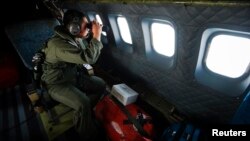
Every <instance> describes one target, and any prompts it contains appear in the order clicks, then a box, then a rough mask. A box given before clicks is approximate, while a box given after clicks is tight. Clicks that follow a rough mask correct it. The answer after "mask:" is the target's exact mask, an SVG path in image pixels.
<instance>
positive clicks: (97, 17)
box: [95, 14, 107, 36]
mask: <svg viewBox="0 0 250 141" xmlns="http://www.w3.org/2000/svg"><path fill="white" fill-rule="evenodd" d="M95 19H96V20H97V21H98V22H99V23H100V24H103V23H102V19H101V17H100V15H99V14H96V15H95ZM102 34H103V35H104V36H107V33H106V32H105V31H102Z"/></svg>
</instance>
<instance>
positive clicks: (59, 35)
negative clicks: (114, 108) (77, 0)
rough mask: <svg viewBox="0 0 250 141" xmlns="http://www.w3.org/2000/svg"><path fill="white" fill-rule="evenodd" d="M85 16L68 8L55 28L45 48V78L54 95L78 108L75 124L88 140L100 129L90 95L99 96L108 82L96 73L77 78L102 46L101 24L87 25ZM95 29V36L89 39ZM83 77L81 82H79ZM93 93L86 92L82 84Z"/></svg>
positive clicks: (95, 57) (98, 53)
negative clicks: (96, 122)
mask: <svg viewBox="0 0 250 141" xmlns="http://www.w3.org/2000/svg"><path fill="white" fill-rule="evenodd" d="M88 25H89V23H88V20H87V18H86V16H85V15H84V14H83V13H81V12H79V11H77V10H68V11H66V12H65V14H64V17H63V25H59V26H57V27H55V33H54V36H53V37H52V38H51V39H50V40H49V41H48V43H47V47H46V48H45V56H46V58H45V61H44V65H43V71H44V72H43V75H42V80H43V81H44V83H45V85H46V87H47V89H48V92H49V94H50V95H51V97H52V98H53V99H54V100H56V101H59V102H60V103H63V104H65V105H67V106H69V107H71V108H73V109H74V110H75V114H74V118H73V119H74V125H75V128H76V130H77V131H78V133H79V135H80V136H82V137H83V138H84V139H86V140H89V139H91V138H92V137H94V136H96V133H97V128H96V125H95V123H94V120H93V117H92V116H93V114H92V112H93V111H92V108H93V105H94V104H96V102H97V101H95V102H93V101H92V99H91V98H90V97H91V96H93V97H94V96H97V97H98V98H100V96H101V94H102V93H103V92H104V90H105V82H104V81H103V80H102V79H101V78H98V77H96V76H91V77H84V78H83V79H82V78H81V79H78V78H77V74H78V73H77V70H78V69H77V67H79V66H83V64H94V63H95V62H96V61H97V59H98V57H99V56H100V53H101V49H102V47H103V45H102V43H101V41H100V39H101V32H102V25H100V24H99V23H98V22H97V21H95V20H94V21H92V22H91V25H92V28H90V29H89V28H88ZM89 30H92V33H93V36H92V39H91V40H90V41H89V42H87V41H86V38H87V37H88V35H89ZM79 80H80V82H79ZM77 82H79V83H81V84H84V87H87V90H88V92H91V94H88V96H87V95H86V93H84V92H83V91H82V90H83V88H80V87H79V86H80V84H79V83H77ZM93 103H94V104H93Z"/></svg>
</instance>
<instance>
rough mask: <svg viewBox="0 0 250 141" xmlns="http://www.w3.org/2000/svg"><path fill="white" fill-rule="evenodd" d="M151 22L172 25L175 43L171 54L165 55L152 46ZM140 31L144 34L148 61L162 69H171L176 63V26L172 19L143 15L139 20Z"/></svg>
mask: <svg viewBox="0 0 250 141" xmlns="http://www.w3.org/2000/svg"><path fill="white" fill-rule="evenodd" d="M153 23H160V24H168V25H170V26H171V27H173V29H174V32H175V41H174V43H175V45H174V55H173V56H171V57H170V56H166V55H163V54H160V53H158V52H157V51H156V50H155V49H154V47H153V39H152V38H153V37H152V28H151V27H152V24H153ZM141 25H142V31H143V36H144V43H145V54H146V57H147V59H148V60H149V61H151V62H152V63H154V64H155V65H156V66H158V67H159V68H161V69H164V70H171V69H173V68H174V66H175V65H176V61H175V60H176V58H177V46H178V45H177V33H178V32H177V27H176V24H175V23H174V22H173V20H171V19H169V18H167V17H144V18H142V20H141Z"/></svg>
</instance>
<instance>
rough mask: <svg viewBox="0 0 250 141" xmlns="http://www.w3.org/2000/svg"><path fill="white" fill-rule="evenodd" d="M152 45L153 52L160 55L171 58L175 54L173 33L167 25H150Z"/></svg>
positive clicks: (171, 28) (172, 29)
mask: <svg viewBox="0 0 250 141" xmlns="http://www.w3.org/2000/svg"><path fill="white" fill-rule="evenodd" d="M151 30H152V44H153V48H154V50H155V51H156V52H157V53H159V54H162V55H165V56H168V57H172V56H173V55H174V53H175V31H174V28H173V27H172V26H171V25H169V24H163V23H152V25H151Z"/></svg>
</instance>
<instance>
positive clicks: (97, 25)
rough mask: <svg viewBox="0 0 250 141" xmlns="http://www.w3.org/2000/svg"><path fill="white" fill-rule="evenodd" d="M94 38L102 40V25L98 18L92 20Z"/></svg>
mask: <svg viewBox="0 0 250 141" xmlns="http://www.w3.org/2000/svg"><path fill="white" fill-rule="evenodd" d="M92 32H93V38H95V39H97V40H98V41H101V33H102V25H101V24H100V23H99V22H97V21H96V20H94V21H92Z"/></svg>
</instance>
